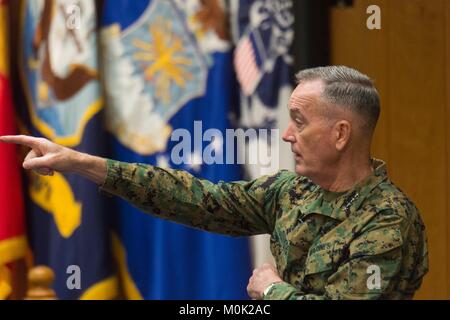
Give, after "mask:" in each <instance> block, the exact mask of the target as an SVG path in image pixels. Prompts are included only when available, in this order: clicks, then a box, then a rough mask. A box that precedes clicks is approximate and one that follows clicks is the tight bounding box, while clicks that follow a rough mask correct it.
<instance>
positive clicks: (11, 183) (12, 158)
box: [0, 0, 26, 299]
mask: <svg viewBox="0 0 450 320" xmlns="http://www.w3.org/2000/svg"><path fill="white" fill-rule="evenodd" d="M7 10H8V7H7V0H0V136H1V135H8V134H14V133H16V130H15V118H14V109H13V104H12V97H11V88H10V83H9V79H8V74H9V72H8V69H9V68H8V55H7V53H8V41H7V26H8V20H7V18H8V11H7ZM25 249H26V239H25V227H24V204H23V197H22V186H21V175H20V165H19V162H18V158H17V149H16V146H14V145H8V144H4V143H0V299H5V298H7V297H8V295H9V294H10V293H11V291H12V286H11V274H10V270H9V269H8V267H7V264H8V263H11V262H13V261H15V260H17V259H20V258H22V257H23V256H24V255H25Z"/></svg>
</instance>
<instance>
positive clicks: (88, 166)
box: [74, 152, 107, 185]
mask: <svg viewBox="0 0 450 320" xmlns="http://www.w3.org/2000/svg"><path fill="white" fill-rule="evenodd" d="M106 162H107V160H106V159H104V158H100V157H96V156H92V155H90V154H87V153H81V152H77V153H76V154H74V170H75V171H76V173H78V174H81V175H82V176H84V177H86V178H88V179H89V180H91V181H93V182H94V183H96V184H98V185H102V184H103V183H104V181H105V179H106V173H107V163H106Z"/></svg>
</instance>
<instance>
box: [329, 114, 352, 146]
mask: <svg viewBox="0 0 450 320" xmlns="http://www.w3.org/2000/svg"><path fill="white" fill-rule="evenodd" d="M351 133H352V126H351V124H350V122H349V121H347V120H340V121H338V122H336V123H335V125H334V128H333V134H334V138H335V146H336V149H337V150H338V151H342V150H344V149H345V147H346V146H347V145H348V143H349V141H350V136H351Z"/></svg>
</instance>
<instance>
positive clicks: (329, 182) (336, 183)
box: [316, 157, 373, 192]
mask: <svg viewBox="0 0 450 320" xmlns="http://www.w3.org/2000/svg"><path fill="white" fill-rule="evenodd" d="M372 172H373V168H372V163H371V160H370V158H369V157H368V158H367V160H363V161H357V162H353V161H342V162H341V163H339V164H338V165H337V166H336V167H335V169H334V170H333V172H329V174H328V175H327V177H326V178H324V179H322V181H317V182H316V184H318V185H319V186H320V187H322V188H323V189H325V190H328V191H332V192H344V191H347V190H350V189H352V188H353V187H354V186H355V185H357V184H358V183H359V182H361V181H362V180H364V179H365V178H367V177H368V176H370V175H371V174H372Z"/></svg>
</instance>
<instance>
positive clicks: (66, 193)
mask: <svg viewBox="0 0 450 320" xmlns="http://www.w3.org/2000/svg"><path fill="white" fill-rule="evenodd" d="M22 10H23V12H22V19H23V21H22V26H23V29H22V36H21V41H22V43H21V52H20V55H21V56H20V66H21V78H22V85H23V90H24V93H25V95H26V98H27V106H26V110H23V111H24V113H25V114H26V115H27V116H26V117H25V119H24V121H25V123H27V130H28V131H29V132H28V133H29V134H32V135H34V136H43V137H46V138H48V139H51V140H53V141H54V142H56V143H59V144H62V145H64V146H68V147H71V148H75V149H77V150H80V151H83V152H89V153H94V154H95V153H97V154H98V153H100V152H101V145H102V137H101V134H100V133H101V127H100V118H99V116H100V113H101V110H102V108H103V102H102V98H101V90H100V83H99V74H98V61H97V60H98V59H97V49H96V48H97V32H96V14H95V12H96V9H95V3H94V1H90V0H81V1H77V2H75V3H74V2H73V1H70V0H47V1H44V0H30V1H25V2H24V5H23V8H22ZM28 186H29V187H28V189H29V190H28V191H29V192H28V193H29V198H30V201H29V204H28V208H27V219H28V225H29V240H30V244H31V247H32V250H33V254H34V262H35V264H39V265H47V266H49V267H51V268H52V269H53V271H54V272H55V276H56V278H55V284H54V289H55V291H56V293H57V297H58V298H59V299H78V298H80V299H110V298H114V297H116V296H117V294H118V289H117V284H118V282H117V279H116V277H115V276H114V273H113V270H112V266H113V263H112V256H111V254H110V249H109V248H110V238H109V228H108V221H107V219H106V216H105V213H106V212H105V211H104V206H103V204H102V202H101V200H100V199H101V198H100V194H99V192H98V191H97V186H96V185H95V184H93V183H91V182H89V181H87V180H86V179H83V178H81V177H78V176H75V175H65V174H64V175H63V174H60V173H55V174H54V175H53V176H39V175H37V174H34V173H32V172H31V173H29V176H28Z"/></svg>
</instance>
